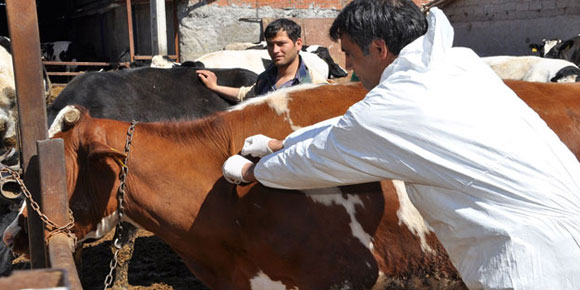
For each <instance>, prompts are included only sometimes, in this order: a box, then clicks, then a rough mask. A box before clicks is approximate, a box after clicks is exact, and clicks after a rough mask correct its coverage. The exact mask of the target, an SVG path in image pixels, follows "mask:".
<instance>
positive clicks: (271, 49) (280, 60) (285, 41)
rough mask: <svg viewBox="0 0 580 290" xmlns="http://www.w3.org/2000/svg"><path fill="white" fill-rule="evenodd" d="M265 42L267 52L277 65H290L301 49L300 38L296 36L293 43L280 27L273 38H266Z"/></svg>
mask: <svg viewBox="0 0 580 290" xmlns="http://www.w3.org/2000/svg"><path fill="white" fill-rule="evenodd" d="M266 43H267V44H268V54H270V58H272V61H273V62H274V65H275V66H277V67H283V66H288V65H290V64H291V63H292V62H293V61H294V60H295V59H296V57H297V56H298V53H299V52H300V50H301V49H302V39H300V38H298V39H297V40H296V42H295V43H294V42H293V41H292V39H290V38H289V37H288V34H287V33H286V31H285V30H283V29H280V30H279V31H278V33H277V34H276V36H274V37H273V38H271V39H267V40H266Z"/></svg>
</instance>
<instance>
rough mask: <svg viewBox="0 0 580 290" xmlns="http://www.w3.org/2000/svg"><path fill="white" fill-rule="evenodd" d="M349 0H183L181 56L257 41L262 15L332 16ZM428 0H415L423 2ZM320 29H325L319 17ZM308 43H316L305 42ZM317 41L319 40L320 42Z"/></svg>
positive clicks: (288, 16)
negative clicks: (231, 44)
mask: <svg viewBox="0 0 580 290" xmlns="http://www.w3.org/2000/svg"><path fill="white" fill-rule="evenodd" d="M348 2H349V1H348V0H286V1H280V0H217V1H198V0H189V1H187V0H185V1H182V2H181V3H180V5H179V6H178V7H179V12H178V19H179V32H180V43H179V47H180V52H181V60H182V61H186V60H193V59H195V58H197V57H199V56H201V55H203V54H205V53H208V52H212V51H216V50H221V49H222V48H223V47H224V46H225V45H226V44H228V43H231V42H258V41H260V40H261V39H260V33H261V31H262V30H263V27H262V26H261V21H260V20H261V19H262V18H281V17H285V18H330V19H333V18H335V17H336V16H337V15H338V13H339V12H340V10H341V9H342V8H343V7H344V6H345V5H346V4H347V3H348ZM427 2H429V0H415V3H418V4H424V3H427ZM321 23H322V24H324V25H323V26H321V27H320V30H321V31H323V30H324V31H328V28H329V24H330V23H331V21H330V22H328V21H322V22H321ZM307 44H315V43H308V41H307ZM319 44H320V43H319Z"/></svg>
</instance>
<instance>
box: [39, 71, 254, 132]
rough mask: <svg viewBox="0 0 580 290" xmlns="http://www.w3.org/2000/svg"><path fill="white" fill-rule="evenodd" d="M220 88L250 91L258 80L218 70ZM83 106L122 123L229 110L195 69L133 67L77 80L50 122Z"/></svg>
mask: <svg viewBox="0 0 580 290" xmlns="http://www.w3.org/2000/svg"><path fill="white" fill-rule="evenodd" d="M212 71H214V72H215V73H216V75H217V77H218V80H219V83H220V84H222V85H227V86H232V87H239V86H249V85H251V84H253V83H254V82H255V81H256V78H257V75H256V74H255V73H253V72H250V71H247V70H243V69H219V70H218V69H215V70H212ZM71 104H78V105H82V106H85V107H86V108H87V109H88V110H89V112H90V113H91V115H92V116H95V117H99V118H109V119H116V120H121V121H131V120H138V121H145V122H147V121H160V120H175V119H184V118H185V119H196V118H200V117H203V116H206V115H208V114H211V113H213V112H216V111H220V110H224V109H226V108H227V107H229V106H230V105H231V103H228V102H227V101H226V100H225V99H224V98H222V97H220V96H219V95H217V94H216V93H214V92H212V91H211V90H209V89H208V88H207V87H206V86H205V85H204V84H203V83H202V82H201V81H200V80H199V77H198V76H197V73H196V69H192V68H172V69H156V68H135V69H127V70H120V71H111V72H89V73H86V74H83V75H80V76H78V77H76V78H75V79H73V80H72V81H71V82H70V83H69V84H68V86H67V87H66V88H65V89H64V90H63V91H62V92H61V93H60V94H59V96H58V97H57V98H56V99H55V101H54V102H53V103H52V104H51V105H50V106H49V107H48V109H47V111H48V113H47V116H48V123H49V124H51V123H52V122H53V121H54V118H55V117H56V115H57V114H58V112H59V111H60V110H61V109H62V108H64V107H65V106H67V105H71Z"/></svg>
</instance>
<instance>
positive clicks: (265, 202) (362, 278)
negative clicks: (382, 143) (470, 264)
mask: <svg viewBox="0 0 580 290" xmlns="http://www.w3.org/2000/svg"><path fill="white" fill-rule="evenodd" d="M508 84H509V85H510V86H511V87H512V88H514V90H516V92H518V93H519V94H520V96H522V97H523V99H524V100H525V101H527V102H528V103H529V104H530V105H531V106H532V107H533V108H535V109H536V110H538V112H539V113H540V115H542V116H543V117H544V119H545V120H546V121H547V122H548V124H549V125H551V126H552V128H553V129H554V130H555V131H556V132H557V133H558V134H559V135H560V137H561V138H562V140H563V141H564V142H565V143H567V144H568V145H569V146H570V148H571V149H572V150H573V151H574V152H575V153H576V156H577V157H578V156H579V155H578V152H580V150H579V149H580V146H579V144H578V143H577V142H580V141H577V140H580V139H579V138H574V136H578V134H580V132H578V130H577V128H580V126H578V125H579V124H578V122H579V119H578V116H580V114H579V112H580V106H579V105H580V104H579V102H580V86H576V85H573V84H572V85H563V84H540V83H537V84H536V83H525V82H509V83H508ZM364 94H365V91H364V90H362V89H361V88H360V87H357V86H353V85H342V86H339V85H327V86H321V87H314V88H309V89H304V90H298V89H297V88H294V89H293V90H291V91H279V92H276V93H274V94H272V95H270V96H267V97H264V98H261V99H255V100H253V101H249V102H246V103H244V104H242V105H240V106H239V107H237V108H236V109H234V110H232V111H229V112H225V113H219V114H217V115H214V116H212V117H210V118H206V119H203V120H200V121H194V122H180V123H148V124H139V125H137V128H136V132H135V134H134V139H133V145H132V147H131V148H132V149H131V159H130V161H129V162H128V166H129V168H130V171H129V172H130V173H129V177H128V184H127V197H126V202H127V204H126V215H127V216H128V217H129V218H130V219H131V220H132V221H133V222H135V223H137V224H139V225H140V226H142V227H144V228H146V229H147V230H149V231H152V232H154V233H155V234H156V235H158V236H159V237H160V238H162V239H163V240H165V241H166V242H167V243H168V244H169V245H170V246H171V247H172V248H173V249H174V250H175V251H176V252H177V253H179V254H180V255H181V256H182V257H183V260H184V261H185V263H186V264H187V265H188V267H189V268H190V269H191V271H192V272H193V273H195V274H196V276H197V277H198V278H200V279H201V280H202V281H203V282H204V283H206V284H207V285H208V286H210V287H211V288H213V289H296V288H298V289H300V288H301V289H334V288H337V289H338V288H340V289H370V288H371V287H373V285H374V286H375V288H376V289H383V288H387V287H400V288H421V287H423V288H426V289H433V288H445V287H448V288H454V289H456V288H461V287H464V286H463V285H462V282H461V281H460V280H459V277H458V274H457V272H456V271H455V269H454V268H453V266H452V265H451V263H450V261H449V259H448V257H447V255H446V253H445V251H444V249H443V248H442V246H441V245H440V244H439V242H438V240H437V239H436V237H435V236H434V234H433V233H432V232H430V231H429V230H428V228H427V227H426V225H425V223H424V221H423V220H422V218H421V216H420V215H419V213H418V212H417V211H416V210H415V209H414V207H413V206H412V205H411V203H410V202H409V200H408V198H407V196H406V194H405V192H404V187H403V186H402V183H401V182H397V181H393V182H391V181H384V182H381V183H380V184H379V183H370V184H361V185H353V186H345V187H340V188H329V189H324V190H312V191H304V192H300V191H285V190H278V189H271V188H266V187H263V186H261V185H260V184H249V185H242V186H234V185H231V184H229V183H227V182H225V181H224V179H223V177H222V176H221V165H222V163H223V162H224V161H225V159H226V158H227V157H228V156H230V155H232V154H235V153H237V152H239V150H240V149H241V146H242V144H243V140H244V138H245V137H246V136H250V135H253V134H257V133H263V134H266V135H269V136H272V137H276V138H282V137H284V136H286V135H287V134H288V133H289V132H291V131H292V130H293V129H295V128H298V127H301V126H306V125H308V124H311V123H313V122H316V121H319V120H323V119H327V118H329V117H332V116H335V115H339V114H342V113H343V112H344V111H345V110H346V109H347V108H348V106H350V105H351V104H353V103H354V102H356V101H357V100H359V99H360V98H362V97H363V96H364ZM65 110H68V111H69V112H68V113H67V112H66V111H63V112H62V113H63V114H64V115H66V116H68V117H71V116H74V115H75V111H76V110H77V109H76V108H70V107H69V108H68V109H65ZM78 110H80V112H83V111H84V110H83V109H78ZM69 120H70V118H69ZM61 124H62V128H61V129H62V130H61V131H62V132H60V133H58V134H56V135H55V137H60V138H63V139H64V140H65V153H66V166H67V172H68V176H67V180H68V191H69V195H70V196H69V198H70V207H71V209H72V210H73V212H74V213H75V220H76V225H75V228H74V233H75V234H76V235H77V236H78V237H79V238H80V239H83V238H86V237H100V236H102V235H103V234H104V233H105V232H106V231H107V230H108V229H110V228H111V227H112V224H111V222H114V221H115V220H116V213H115V210H116V208H117V202H116V198H115V193H116V189H117V185H118V180H117V176H118V172H119V165H118V163H117V160H118V159H119V158H122V157H123V156H122V154H121V153H119V152H121V150H122V148H123V146H124V144H125V136H126V130H127V128H128V126H129V124H128V123H125V122H117V121H111V120H101V119H93V118H90V117H89V116H88V115H87V114H86V113H83V114H81V115H80V117H79V120H78V121H76V122H71V123H67V122H64V123H61ZM574 142H576V143H574ZM381 192H382V194H380V193H381ZM97 229H100V230H99V231H100V233H99V231H97ZM5 240H7V241H8V242H9V243H10V242H11V241H13V237H11V236H8V237H7V236H5ZM16 246H18V245H15V247H16ZM379 273H380V277H379ZM377 278H380V279H377ZM377 281H378V282H379V283H377Z"/></svg>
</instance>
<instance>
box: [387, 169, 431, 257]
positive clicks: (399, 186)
mask: <svg viewBox="0 0 580 290" xmlns="http://www.w3.org/2000/svg"><path fill="white" fill-rule="evenodd" d="M393 185H394V186H395V190H396V191H397V197H398V198H399V210H398V211H397V217H398V218H399V225H401V224H405V225H406V226H407V228H409V231H411V232H412V233H413V234H415V235H416V236H418V237H419V239H420V240H421V250H423V252H429V253H434V251H433V249H432V248H431V247H430V246H429V245H428V244H427V238H426V235H427V234H428V233H429V232H430V231H429V229H428V227H427V224H426V223H425V220H424V219H423V216H421V214H420V213H419V211H418V210H417V208H415V206H414V205H413V203H412V202H411V200H410V199H409V195H408V194H407V189H406V188H405V183H404V182H403V181H400V180H393Z"/></svg>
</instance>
